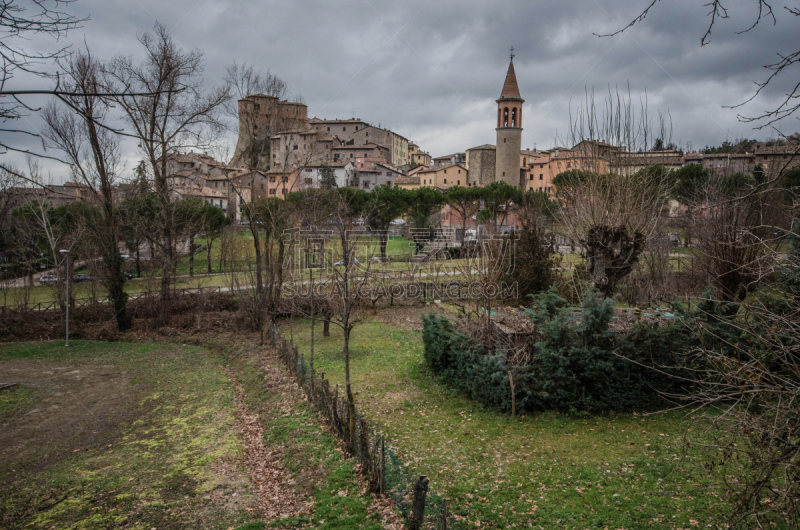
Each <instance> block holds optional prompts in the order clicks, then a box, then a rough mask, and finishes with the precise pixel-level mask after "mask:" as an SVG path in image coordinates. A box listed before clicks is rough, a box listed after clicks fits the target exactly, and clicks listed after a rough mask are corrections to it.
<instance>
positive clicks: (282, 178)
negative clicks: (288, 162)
mask: <svg viewBox="0 0 800 530" xmlns="http://www.w3.org/2000/svg"><path fill="white" fill-rule="evenodd" d="M281 182H289V177H281Z"/></svg>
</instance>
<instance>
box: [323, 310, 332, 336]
mask: <svg viewBox="0 0 800 530" xmlns="http://www.w3.org/2000/svg"><path fill="white" fill-rule="evenodd" d="M322 336H323V337H330V336H331V315H330V314H329V313H325V320H323V321H322Z"/></svg>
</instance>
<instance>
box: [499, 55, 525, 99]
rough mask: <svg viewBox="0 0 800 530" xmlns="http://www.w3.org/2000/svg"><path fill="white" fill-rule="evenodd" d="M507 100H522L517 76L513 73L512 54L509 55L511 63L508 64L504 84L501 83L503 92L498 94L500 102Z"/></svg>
mask: <svg viewBox="0 0 800 530" xmlns="http://www.w3.org/2000/svg"><path fill="white" fill-rule="evenodd" d="M512 49H513V48H512ZM507 99H511V100H522V97H521V96H520V95H519V86H518V85H517V74H516V72H515V71H514V55H513V54H512V55H511V62H510V63H509V64H508V73H506V82H505V83H503V91H502V92H500V100H507ZM498 101H499V100H498Z"/></svg>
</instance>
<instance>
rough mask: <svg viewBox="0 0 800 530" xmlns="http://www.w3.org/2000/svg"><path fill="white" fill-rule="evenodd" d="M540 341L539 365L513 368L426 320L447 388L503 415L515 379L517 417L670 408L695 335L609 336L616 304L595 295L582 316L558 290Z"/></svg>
mask: <svg viewBox="0 0 800 530" xmlns="http://www.w3.org/2000/svg"><path fill="white" fill-rule="evenodd" d="M534 305H535V308H536V310H535V316H534V317H533V318H534V321H535V323H536V325H537V328H538V330H539V332H540V334H541V337H540V340H538V341H537V342H536V344H535V354H534V356H533V361H532V362H531V363H530V364H529V365H526V366H509V365H508V364H507V362H506V359H507V356H506V355H505V353H504V352H502V351H495V352H493V351H488V350H487V349H486V348H484V347H483V346H482V345H481V344H480V343H478V342H476V341H474V340H472V339H471V338H469V337H467V336H466V335H464V334H463V333H461V332H459V331H458V330H457V329H456V328H455V326H454V325H453V324H452V323H451V322H450V321H448V320H447V319H446V318H444V317H437V316H435V315H433V314H431V315H429V316H426V317H423V324H424V330H423V341H424V344H425V360H426V362H427V363H428V365H429V366H430V367H431V369H432V370H433V372H434V373H436V374H437V375H438V376H440V377H441V378H442V379H443V380H444V381H445V382H447V383H448V384H450V385H452V386H454V387H456V388H459V389H461V390H463V391H465V392H466V393H467V394H468V395H469V396H470V397H471V398H472V399H474V400H476V401H478V402H480V403H483V404H485V405H487V406H490V407H493V408H496V409H499V410H500V411H502V412H508V411H510V410H511V384H510V381H509V372H512V373H513V374H514V383H515V384H514V389H515V392H514V393H515V396H514V397H515V399H516V410H517V412H521V413H524V412H531V411H535V410H559V411H591V412H599V411H605V410H610V411H631V410H648V409H653V408H656V407H658V406H660V405H663V404H664V402H663V397H662V393H679V392H681V391H682V390H683V389H682V385H683V383H682V379H680V378H678V377H672V376H674V375H680V372H681V368H680V364H681V361H682V359H683V356H682V352H684V351H686V350H687V349H688V348H690V347H691V346H692V344H691V343H690V342H691V340H692V339H691V335H690V334H687V333H686V330H685V328H684V327H683V326H682V325H681V324H679V323H672V324H667V325H657V324H655V323H647V322H640V323H638V324H636V325H635V326H634V327H633V329H632V330H631V331H630V332H629V333H616V332H614V331H612V330H610V329H609V323H610V321H611V319H612V317H613V316H614V307H613V302H612V301H611V300H603V299H602V298H601V297H600V296H599V294H597V293H594V292H593V293H589V295H588V296H587V297H586V301H585V303H584V305H583V311H582V312H581V313H580V314H579V315H575V314H574V313H573V311H571V310H570V308H568V307H566V302H565V301H564V300H563V299H561V298H559V297H558V296H557V295H556V294H555V292H554V290H550V291H548V292H545V293H542V294H540V295H538V296H537V297H535V303H534Z"/></svg>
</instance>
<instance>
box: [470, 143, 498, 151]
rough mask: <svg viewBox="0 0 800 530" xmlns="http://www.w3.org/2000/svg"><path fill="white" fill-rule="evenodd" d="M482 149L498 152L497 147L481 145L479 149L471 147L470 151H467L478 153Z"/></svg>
mask: <svg viewBox="0 0 800 530" xmlns="http://www.w3.org/2000/svg"><path fill="white" fill-rule="evenodd" d="M481 149H493V150H496V149H497V147H495V146H493V145H492V144H483V145H479V146H477V147H470V148H469V149H467V151H478V150H481Z"/></svg>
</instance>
